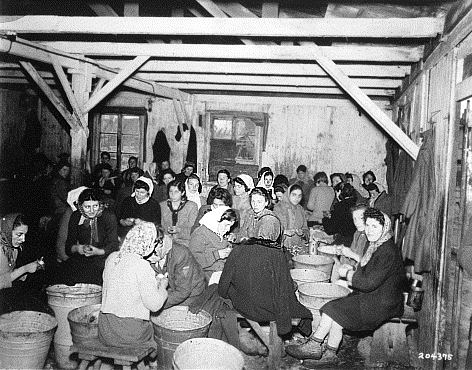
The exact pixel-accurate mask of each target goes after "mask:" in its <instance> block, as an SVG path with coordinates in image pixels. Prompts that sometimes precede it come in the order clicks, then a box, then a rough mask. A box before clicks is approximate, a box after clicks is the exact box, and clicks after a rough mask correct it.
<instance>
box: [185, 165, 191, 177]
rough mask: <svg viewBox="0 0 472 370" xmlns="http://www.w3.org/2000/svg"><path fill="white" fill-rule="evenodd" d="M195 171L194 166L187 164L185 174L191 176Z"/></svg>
mask: <svg viewBox="0 0 472 370" xmlns="http://www.w3.org/2000/svg"><path fill="white" fill-rule="evenodd" d="M192 173H193V167H191V166H187V167H185V170H184V174H185V176H187V177H189V176H190V175H191V174H192Z"/></svg>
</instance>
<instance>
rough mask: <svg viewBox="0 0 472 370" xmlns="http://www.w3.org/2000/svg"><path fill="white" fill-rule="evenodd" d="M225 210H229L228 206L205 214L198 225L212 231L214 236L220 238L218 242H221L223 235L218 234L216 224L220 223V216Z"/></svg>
mask: <svg viewBox="0 0 472 370" xmlns="http://www.w3.org/2000/svg"><path fill="white" fill-rule="evenodd" d="M227 209H230V208H229V207H228V206H220V207H218V208H215V209H214V210H212V211H210V212H208V213H205V214H204V215H203V217H202V218H201V220H200V225H204V226H206V227H207V228H209V229H210V230H211V231H213V232H214V233H215V234H216V235H218V236H219V237H220V240H223V235H220V234H219V233H218V224H219V223H220V220H221V216H222V215H223V213H225V211H226V210H227Z"/></svg>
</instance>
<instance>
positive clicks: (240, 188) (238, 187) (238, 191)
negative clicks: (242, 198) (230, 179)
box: [233, 181, 246, 195]
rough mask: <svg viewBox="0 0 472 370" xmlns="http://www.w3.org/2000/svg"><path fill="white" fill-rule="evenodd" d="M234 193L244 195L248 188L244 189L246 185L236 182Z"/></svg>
mask: <svg viewBox="0 0 472 370" xmlns="http://www.w3.org/2000/svg"><path fill="white" fill-rule="evenodd" d="M233 188H234V194H236V195H243V194H244V193H245V192H246V189H244V185H241V184H240V183H238V182H236V181H235V182H234V187H233Z"/></svg>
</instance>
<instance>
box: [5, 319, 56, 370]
mask: <svg viewBox="0 0 472 370" xmlns="http://www.w3.org/2000/svg"><path fill="white" fill-rule="evenodd" d="M56 328H57V320H56V319H55V318H54V317H52V316H51V315H48V314H47V313H43V312H36V311H14V312H11V313H7V314H4V315H1V316H0V369H42V368H44V364H45V363H46V357H47V355H48V351H49V347H50V346H51V341H52V337H53V335H54V331H55V330H56Z"/></svg>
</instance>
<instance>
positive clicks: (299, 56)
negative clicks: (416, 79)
mask: <svg viewBox="0 0 472 370" xmlns="http://www.w3.org/2000/svg"><path fill="white" fill-rule="evenodd" d="M41 44H42V45H44V46H47V47H53V48H56V49H59V50H63V51H65V52H68V53H78V54H84V55H90V56H121V57H124V56H136V55H151V56H152V57H156V58H194V59H200V58H201V59H216V60H219V59H226V60H227V59H245V60H289V61H296V60H303V61H315V60H316V55H314V54H313V53H311V52H310V50H309V48H306V47H300V46H278V45H277V46H272V45H210V44H182V45H178V44H172V45H169V44H141V43H118V42H76V41H51V42H41ZM320 49H321V50H322V51H323V53H324V54H326V55H327V56H328V57H329V58H330V59H332V60H336V61H353V62H380V63H382V62H384V63H412V62H417V61H419V60H420V59H421V58H422V56H423V46H418V47H409V46H397V47H382V46H379V47H377V46H365V47H364V46H342V47H341V46H320Z"/></svg>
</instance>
